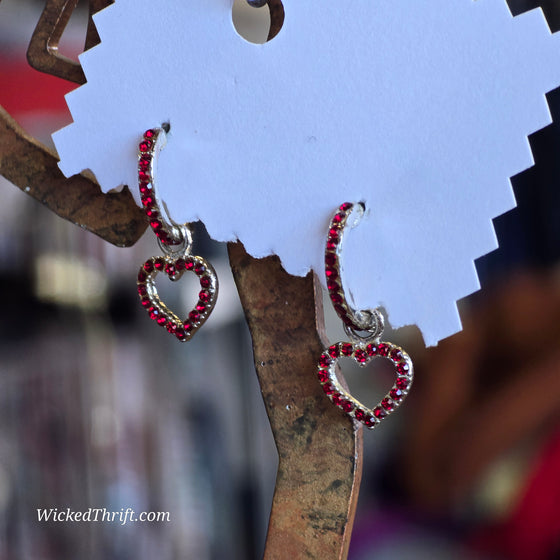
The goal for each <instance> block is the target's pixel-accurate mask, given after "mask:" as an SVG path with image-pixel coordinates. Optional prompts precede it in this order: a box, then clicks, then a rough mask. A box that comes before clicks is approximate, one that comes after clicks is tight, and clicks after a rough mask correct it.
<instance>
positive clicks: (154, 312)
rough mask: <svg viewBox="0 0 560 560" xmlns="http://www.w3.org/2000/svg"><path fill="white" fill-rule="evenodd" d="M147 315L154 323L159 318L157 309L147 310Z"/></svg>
mask: <svg viewBox="0 0 560 560" xmlns="http://www.w3.org/2000/svg"><path fill="white" fill-rule="evenodd" d="M148 313H149V314H150V319H153V320H154V321H155V320H156V319H157V318H158V317H159V316H160V314H159V309H157V308H156V307H150V308H148Z"/></svg>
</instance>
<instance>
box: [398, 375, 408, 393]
mask: <svg viewBox="0 0 560 560" xmlns="http://www.w3.org/2000/svg"><path fill="white" fill-rule="evenodd" d="M395 387H396V388H397V389H400V390H401V391H406V390H407V389H408V379H407V378H406V377H399V378H398V379H397V381H396V382H395Z"/></svg>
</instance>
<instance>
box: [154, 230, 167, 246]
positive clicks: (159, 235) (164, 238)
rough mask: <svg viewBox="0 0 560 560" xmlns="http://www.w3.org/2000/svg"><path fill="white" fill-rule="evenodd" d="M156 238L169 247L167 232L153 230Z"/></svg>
mask: <svg viewBox="0 0 560 560" xmlns="http://www.w3.org/2000/svg"><path fill="white" fill-rule="evenodd" d="M154 232H155V234H156V236H157V238H158V239H159V240H160V241H161V242H162V243H164V244H165V245H169V243H170V239H169V235H167V232H166V231H165V230H163V229H155V230H154Z"/></svg>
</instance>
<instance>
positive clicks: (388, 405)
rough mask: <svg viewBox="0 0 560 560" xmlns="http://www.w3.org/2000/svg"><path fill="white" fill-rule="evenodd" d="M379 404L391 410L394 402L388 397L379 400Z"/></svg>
mask: <svg viewBox="0 0 560 560" xmlns="http://www.w3.org/2000/svg"><path fill="white" fill-rule="evenodd" d="M381 406H382V407H383V408H384V409H385V410H389V411H391V410H393V408H395V405H394V403H393V402H392V401H391V400H390V399H383V400H382V401H381Z"/></svg>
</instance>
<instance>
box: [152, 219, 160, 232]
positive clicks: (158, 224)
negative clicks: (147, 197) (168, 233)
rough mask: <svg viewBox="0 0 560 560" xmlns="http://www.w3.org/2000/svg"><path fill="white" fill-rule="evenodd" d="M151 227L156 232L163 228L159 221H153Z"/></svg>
mask: <svg viewBox="0 0 560 560" xmlns="http://www.w3.org/2000/svg"><path fill="white" fill-rule="evenodd" d="M150 226H151V228H152V229H154V230H159V229H161V228H162V227H163V224H162V223H161V222H160V221H159V220H152V221H151V222H150Z"/></svg>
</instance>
